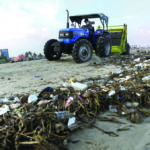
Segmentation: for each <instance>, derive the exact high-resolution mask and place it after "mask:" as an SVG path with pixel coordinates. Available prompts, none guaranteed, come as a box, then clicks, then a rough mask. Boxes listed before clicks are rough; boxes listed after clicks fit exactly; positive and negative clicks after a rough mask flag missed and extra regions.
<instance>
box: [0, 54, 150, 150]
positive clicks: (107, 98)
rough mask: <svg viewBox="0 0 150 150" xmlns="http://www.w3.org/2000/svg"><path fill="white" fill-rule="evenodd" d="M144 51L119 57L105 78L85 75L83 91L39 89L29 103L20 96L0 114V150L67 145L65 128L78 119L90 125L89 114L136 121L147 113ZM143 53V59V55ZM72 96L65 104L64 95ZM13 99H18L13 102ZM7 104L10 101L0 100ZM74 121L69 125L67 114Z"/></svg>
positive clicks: (149, 91)
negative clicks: (113, 114)
mask: <svg viewBox="0 0 150 150" xmlns="http://www.w3.org/2000/svg"><path fill="white" fill-rule="evenodd" d="M147 55H148V54H140V55H136V56H134V55H131V56H128V57H120V58H119V57H118V58H116V60H115V62H114V63H115V64H116V65H121V67H122V68H121V69H120V70H119V71H118V72H112V73H111V74H110V75H109V76H102V77H97V78H89V79H86V80H84V81H81V82H82V83H84V84H85V83H86V84H88V89H86V90H82V91H81V90H75V89H74V88H73V87H71V86H68V87H60V88H57V89H55V90H50V91H44V92H42V93H40V94H39V97H38V100H37V101H36V102H34V103H28V98H29V96H28V95H26V96H22V95H20V96H19V99H20V102H19V104H20V105H19V107H18V108H12V107H11V108H10V111H8V112H7V113H4V114H3V115H0V135H1V136H0V145H1V147H0V150H9V149H11V150H23V149H28V150H30V149H32V150H33V149H35V150H58V149H63V148H64V147H65V145H67V141H68V137H69V135H70V132H71V131H72V130H74V129H76V128H79V127H81V126H82V124H83V123H87V124H91V125H92V124H93V122H94V121H95V120H94V118H96V117H97V116H99V115H100V112H104V111H106V110H108V109H110V106H113V107H114V108H115V112H116V113H117V114H118V115H120V116H122V115H123V116H125V117H127V119H129V120H131V121H132V122H135V123H139V122H141V120H142V119H143V117H144V116H149V115H150V112H148V111H145V110H143V109H142V108H143V107H146V108H148V107H149V106H150V59H148V60H146V59H147V57H146V56H147ZM144 56H145V57H144ZM70 97H72V98H73V99H72V100H71V101H70V103H68V104H67V105H66V101H67V100H68V98H70ZM16 103H18V102H16ZM6 104H7V106H10V105H12V103H11V102H7V103H5V104H4V103H2V104H1V105H0V107H2V106H4V105H5V106H6ZM72 117H75V119H76V121H75V123H74V124H72V126H71V127H69V126H68V121H69V118H72Z"/></svg>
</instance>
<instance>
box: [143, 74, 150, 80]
mask: <svg viewBox="0 0 150 150" xmlns="http://www.w3.org/2000/svg"><path fill="white" fill-rule="evenodd" d="M142 80H143V81H148V80H150V75H148V76H146V77H144V78H142Z"/></svg>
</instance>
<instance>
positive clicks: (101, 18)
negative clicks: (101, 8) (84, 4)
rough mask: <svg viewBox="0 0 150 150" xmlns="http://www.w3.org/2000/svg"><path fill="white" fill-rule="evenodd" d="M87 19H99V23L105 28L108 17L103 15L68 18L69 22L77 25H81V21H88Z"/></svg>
mask: <svg viewBox="0 0 150 150" xmlns="http://www.w3.org/2000/svg"><path fill="white" fill-rule="evenodd" d="M88 18H100V21H101V23H102V25H103V27H104V23H105V24H106V26H108V17H107V16H106V15H104V14H103V13H99V14H88V15H76V16H70V20H71V21H72V22H77V23H78V24H81V21H82V20H83V19H88Z"/></svg>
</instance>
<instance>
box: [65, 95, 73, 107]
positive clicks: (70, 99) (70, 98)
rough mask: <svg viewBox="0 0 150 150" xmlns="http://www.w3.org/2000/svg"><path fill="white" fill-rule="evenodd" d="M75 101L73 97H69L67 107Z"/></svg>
mask: <svg viewBox="0 0 150 150" xmlns="http://www.w3.org/2000/svg"><path fill="white" fill-rule="evenodd" d="M72 101H73V97H69V98H68V100H67V102H66V104H65V108H66V107H67V106H68V105H69V104H70V103H71V102H72Z"/></svg>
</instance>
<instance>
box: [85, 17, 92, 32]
mask: <svg viewBox="0 0 150 150" xmlns="http://www.w3.org/2000/svg"><path fill="white" fill-rule="evenodd" d="M84 22H85V24H86V25H85V26H86V27H87V28H88V29H89V30H90V31H92V32H93V31H94V27H93V26H92V22H91V21H89V20H88V19H87V18H86V19H85V20H84Z"/></svg>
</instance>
